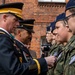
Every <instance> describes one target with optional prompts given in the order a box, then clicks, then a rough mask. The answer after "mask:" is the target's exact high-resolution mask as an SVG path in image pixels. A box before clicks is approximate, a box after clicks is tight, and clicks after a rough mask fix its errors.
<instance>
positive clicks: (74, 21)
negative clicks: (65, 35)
mask: <svg viewBox="0 0 75 75" xmlns="http://www.w3.org/2000/svg"><path fill="white" fill-rule="evenodd" d="M66 17H67V23H68V25H69V28H70V30H72V33H73V34H75V15H72V13H71V12H70V11H69V10H67V11H66Z"/></svg>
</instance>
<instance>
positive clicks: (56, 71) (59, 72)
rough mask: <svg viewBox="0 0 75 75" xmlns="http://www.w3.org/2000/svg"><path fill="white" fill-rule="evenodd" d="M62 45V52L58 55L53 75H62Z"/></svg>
mask: <svg viewBox="0 0 75 75" xmlns="http://www.w3.org/2000/svg"><path fill="white" fill-rule="evenodd" d="M63 56H64V47H63V46H62V52H61V53H60V55H59V56H58V58H57V59H58V60H57V64H56V67H55V69H54V75H63V65H64V57H63Z"/></svg>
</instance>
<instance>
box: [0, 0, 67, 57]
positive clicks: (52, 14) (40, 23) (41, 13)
mask: <svg viewBox="0 0 75 75" xmlns="http://www.w3.org/2000/svg"><path fill="white" fill-rule="evenodd" d="M60 1H61V2H60ZM67 1H68V0H0V4H3V3H11V2H23V3H24V6H23V13H22V14H23V18H24V19H30V18H32V19H35V25H34V31H35V33H34V34H33V38H32V42H31V50H34V51H36V54H37V57H38V58H39V57H40V55H41V45H42V43H44V42H45V35H46V27H47V26H48V25H49V24H50V22H52V21H54V20H55V18H56V16H57V15H58V14H60V13H62V12H64V9H65V5H66V2H67Z"/></svg>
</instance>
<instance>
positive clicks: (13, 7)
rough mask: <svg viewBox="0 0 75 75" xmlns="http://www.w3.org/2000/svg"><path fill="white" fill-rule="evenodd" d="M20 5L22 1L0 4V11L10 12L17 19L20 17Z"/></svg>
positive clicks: (21, 5)
mask: <svg viewBox="0 0 75 75" xmlns="http://www.w3.org/2000/svg"><path fill="white" fill-rule="evenodd" d="M22 7H23V3H21V2H15V3H8V4H2V5H0V13H10V14H12V15H14V16H16V17H18V18H19V19H22Z"/></svg>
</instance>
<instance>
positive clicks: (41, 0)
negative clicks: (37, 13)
mask: <svg viewBox="0 0 75 75" xmlns="http://www.w3.org/2000/svg"><path fill="white" fill-rule="evenodd" d="M38 2H61V3H65V2H66V0H38Z"/></svg>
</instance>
